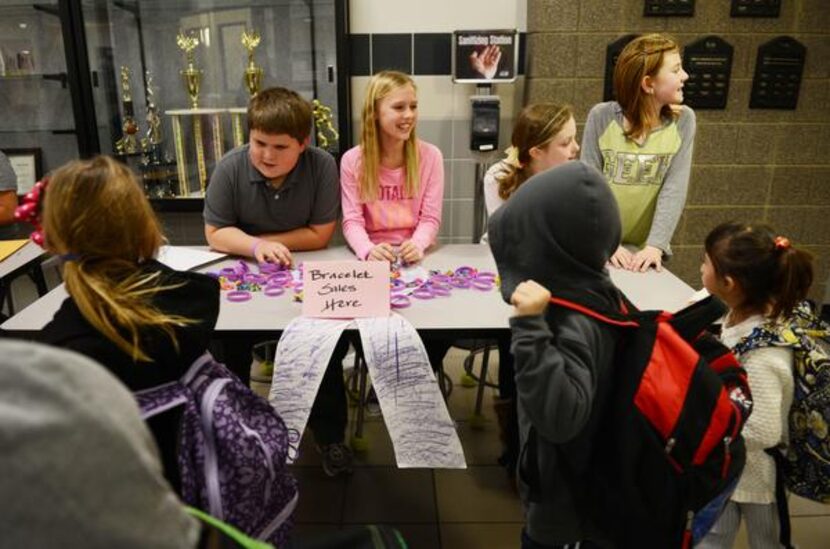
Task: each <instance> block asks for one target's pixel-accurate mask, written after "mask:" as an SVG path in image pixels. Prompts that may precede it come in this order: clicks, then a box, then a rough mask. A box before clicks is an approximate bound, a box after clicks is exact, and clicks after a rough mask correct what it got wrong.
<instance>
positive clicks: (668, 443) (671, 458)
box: [663, 437, 683, 473]
mask: <svg viewBox="0 0 830 549" xmlns="http://www.w3.org/2000/svg"><path fill="white" fill-rule="evenodd" d="M676 443H677V439H676V438H674V437H672V438H670V439H668V440H667V441H666V446H665V447H663V451H664V452H665V454H666V459H668V460H669V463H670V464H671V466H672V467H674V468H675V470H676V471H677V472H678V473H682V472H683V467H681V466H680V464H679V463H678V462H677V460H676V459H674V456H672V455H671V452H672V450H674V445H675V444H676Z"/></svg>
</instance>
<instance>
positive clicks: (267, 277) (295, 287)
mask: <svg viewBox="0 0 830 549" xmlns="http://www.w3.org/2000/svg"><path fill="white" fill-rule="evenodd" d="M297 270H298V273H297V276H296V277H295V274H294V272H292V271H291V269H290V268H288V267H286V266H284V265H279V264H276V263H260V264H259V272H258V273H255V272H252V271H251V268H250V267H249V266H248V264H247V263H246V262H245V261H239V262H237V263H236V265H235V266H233V267H225V268H223V269H220V270H219V271H218V272H211V273H208V274H209V275H210V276H213V277H214V278H216V279H217V280H218V281H219V286H220V288H221V289H222V291H226V292H228V293H227V294H226V297H227V300H228V301H232V302H235V303H240V302H243V301H249V300H250V299H251V298H252V297H253V294H254V292H262V293H263V294H265V295H266V296H268V297H279V296H281V295H284V294H286V293H288V292H289V290H290V292H291V294H292V295H293V299H294V301H298V302H301V301H302V300H303V283H302V276H303V266H302V264H300V265H299V266H298V269H297ZM497 285H498V275H496V273H493V272H489V271H479V270H477V269H475V268H473V267H459V268H457V269H455V270H454V271H446V272H441V271H430V273H429V277H428V278H427V279H426V280H423V279H421V278H416V279H415V280H412V281H410V282H404V280H403V279H402V278H401V273H400V271H399V270H394V271H392V273H391V274H390V277H389V290H390V294H391V295H390V300H389V302H390V305H391V306H392V308H393V309H403V308H406V307H409V306H410V305H412V298H415V299H422V300H423V299H434V298H436V297H447V296H449V295H450V292H452V291H453V290H457V289H461V290H468V289H472V290H478V291H481V292H488V291H490V290H492V289H494V288H495V287H496V286H497Z"/></svg>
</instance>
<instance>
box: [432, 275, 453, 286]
mask: <svg viewBox="0 0 830 549" xmlns="http://www.w3.org/2000/svg"><path fill="white" fill-rule="evenodd" d="M429 281H430V282H433V283H434V282H438V283H439V284H449V283H450V282H452V277H451V276H447V275H445V274H434V275H432V276H431V277H429Z"/></svg>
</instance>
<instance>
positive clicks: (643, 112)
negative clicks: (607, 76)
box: [614, 33, 680, 139]
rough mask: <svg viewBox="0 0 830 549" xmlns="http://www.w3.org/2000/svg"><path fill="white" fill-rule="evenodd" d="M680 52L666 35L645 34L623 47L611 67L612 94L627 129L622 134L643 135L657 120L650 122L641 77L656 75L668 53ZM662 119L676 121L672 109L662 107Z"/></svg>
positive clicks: (649, 113)
mask: <svg viewBox="0 0 830 549" xmlns="http://www.w3.org/2000/svg"><path fill="white" fill-rule="evenodd" d="M673 52H678V53H679V52H680V46H679V45H678V44H677V42H676V41H675V40H674V39H673V38H671V37H670V36H667V35H665V34H659V33H654V34H645V35H643V36H639V37H637V38H635V39H634V40H632V41H631V42H629V43H628V45H626V46H625V48H623V51H622V53H620V57H619V58H618V59H617V65H616V66H615V67H614V95H615V96H616V97H615V99H616V100H617V103H619V104H620V106H621V107H622V110H623V114H625V117H626V118H627V119H628V122H629V123H630V127H629V128H628V130H626V131H625V132H624V135H625V137H626V138H628V139H633V138H636V137H640V136H641V135H643V134H644V133H645V132H646V131H647V129H648V128H649V127H652V126H654V125H656V123H657V122H658V121H656V120H652V119H651V118H652V117H653V115H652V113H651V111H650V110H649V108H648V97H649V96H648V94H647V93H645V91H644V90H643V86H642V82H643V78H645V77H646V76H650V77H652V78H654V77H656V76H657V73H658V72H660V68H661V67H662V66H663V59H664V58H665V56H666V54H667V53H673ZM659 116H660V117H661V118H669V117H673V118H676V117H677V116H678V113H676V112H675V111H674V110H673V109H672V108H671V106H669V105H663V108H662V109H661V110H660V115H659Z"/></svg>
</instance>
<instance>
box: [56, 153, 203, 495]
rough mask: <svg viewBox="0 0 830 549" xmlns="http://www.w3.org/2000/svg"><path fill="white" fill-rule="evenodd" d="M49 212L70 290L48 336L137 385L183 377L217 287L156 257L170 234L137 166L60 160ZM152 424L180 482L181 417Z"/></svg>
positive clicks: (168, 468) (169, 469)
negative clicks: (135, 170)
mask: <svg viewBox="0 0 830 549" xmlns="http://www.w3.org/2000/svg"><path fill="white" fill-rule="evenodd" d="M41 217H42V223H43V232H44V240H45V247H46V248H47V249H48V250H49V251H51V252H53V253H55V254H56V255H59V256H60V257H61V258H62V259H63V260H64V265H63V278H64V281H65V283H66V290H67V293H69V297H68V298H67V299H66V300H65V301H64V302H63V303H62V304H61V307H60V309H59V310H58V312H57V313H55V316H54V318H53V319H52V320H51V322H49V324H47V325H46V327H45V328H44V329H43V331H42V332H41V340H42V341H43V342H45V343H49V344H52V345H55V346H59V347H63V348H68V349H71V350H74V351H77V352H79V353H81V354H84V355H87V356H89V357H90V358H92V359H94V360H96V361H98V362H99V363H101V364H102V365H103V366H104V367H105V368H107V369H108V370H109V371H110V372H111V373H113V374H114V375H115V376H116V377H117V378H118V379H120V380H121V381H122V382H123V383H124V384H125V385H126V386H127V387H128V388H130V389H131V390H133V391H138V390H141V389H147V388H150V387H155V386H158V385H162V384H164V383H167V382H170V381H174V380H177V379H178V378H180V377H181V376H182V375H183V374H184V373H185V372H186V371H187V369H188V368H189V367H190V365H191V363H192V362H193V361H194V360H195V359H196V358H198V357H199V356H201V355H202V354H203V353H204V352H205V351H206V348H207V345H208V342H209V340H210V336H211V334H212V332H213V327H214V325H215V323H216V319H217V317H218V313H219V284H218V282H217V281H216V280H214V279H212V278H210V277H208V276H206V275H203V274H199V273H191V272H179V271H174V270H172V269H170V268H169V267H167V266H165V265H163V264H162V263H159V262H158V261H156V259H155V257H156V255H157V254H158V251H159V248H160V246H161V245H162V244H163V243H164V236H163V234H162V231H161V226H160V224H159V221H158V219H157V218H156V215H155V213H154V212H153V210H152V208H151V207H150V203H149V202H148V201H147V199H146V197H145V196H144V193H143V191H142V189H141V186H140V184H139V182H138V180H137V179H136V177H135V176H134V175H133V173H132V171H130V169H129V168H128V167H127V166H125V165H123V164H120V163H118V162H116V161H115V160H113V159H111V158H108V157H104V156H99V157H96V158H93V159H91V160H76V161H72V162H70V163H68V164H66V165H64V166H62V167H61V168H59V169H58V170H56V171H55V172H54V173H53V174H52V175H51V176H50V177H49V181H48V184H47V187H46V189H45V198H44V200H43V211H42V214H41ZM150 428H151V430H152V431H153V434H154V435H155V436H156V440H157V442H158V443H159V447H160V450H161V453H162V461H163V462H164V466H165V476H167V478H168V479H169V480H171V482H172V483H173V485H174V487H176V488H178V472H177V471H178V469H177V466H176V434H177V431H178V417H176V421H172V420H171V418H170V416H169V415H167V414H161V415H160V416H158V419H156V420H152V421H151V422H150Z"/></svg>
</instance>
